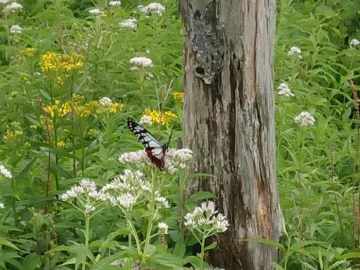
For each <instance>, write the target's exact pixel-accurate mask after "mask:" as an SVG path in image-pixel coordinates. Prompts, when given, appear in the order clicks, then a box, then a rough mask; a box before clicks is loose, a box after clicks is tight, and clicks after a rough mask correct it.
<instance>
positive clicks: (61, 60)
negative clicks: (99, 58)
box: [40, 52, 84, 72]
mask: <svg viewBox="0 0 360 270" xmlns="http://www.w3.org/2000/svg"><path fill="white" fill-rule="evenodd" d="M83 66H84V56H83V55H81V54H77V53H71V54H63V55H57V54H55V53H53V52H47V53H46V54H43V55H41V56H40V68H41V70H42V71H43V72H49V71H55V72H56V71H66V72H69V71H72V70H80V69H81V68H82V67H83Z"/></svg>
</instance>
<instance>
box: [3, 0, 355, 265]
mask: <svg viewBox="0 0 360 270" xmlns="http://www.w3.org/2000/svg"><path fill="white" fill-rule="evenodd" d="M359 10H360V3H358V2H357V1H356V0H354V1H350V0H346V1H344V0H336V1H335V0H334V1H305V2H304V1H301V0H297V1H295V0H294V1H291V0H280V1H277V31H276V44H275V55H276V58H275V60H274V71H275V78H274V79H275V80H274V94H275V96H276V112H275V113H276V136H277V160H276V163H277V181H278V186H279V191H280V203H281V208H282V211H283V215H284V228H283V229H284V234H283V237H282V239H281V242H280V243H276V242H272V241H269V240H266V239H263V240H260V239H257V240H253V241H258V242H263V243H264V244H270V245H274V246H276V247H278V248H279V250H280V251H281V261H280V262H272V265H273V266H274V268H275V269H286V270H297V269H311V270H312V269H314V270H315V269H324V270H331V269H360V267H359V266H357V265H359V260H358V258H360V252H358V251H359V245H360V234H359V226H360V193H359V184H360V183H359V180H358V178H359V172H358V166H359V164H358V163H359V157H358V156H359V149H360V144H359V142H360V129H359V123H360V122H359V121H360V109H359V101H358V91H357V89H358V85H360V79H359V70H360V66H359V61H360V42H359V40H360V33H358V31H357V30H358V27H359V23H360V13H359ZM0 22H1V25H2V28H1V29H0V61H1V66H0V69H1V73H0V97H1V98H0V115H1V116H2V117H1V120H0V136H1V139H2V143H1V144H0V269H11V270H12V269H26V270H32V269H62V270H66V269H184V268H185V267H187V268H190V267H194V268H196V269H205V268H208V267H209V266H208V265H207V264H206V262H204V257H205V253H206V251H207V250H209V249H212V248H214V247H215V246H216V242H214V243H212V244H210V245H206V244H205V241H204V240H205V239H207V238H208V237H210V236H213V235H216V234H218V233H221V232H223V231H225V230H226V229H227V228H228V226H229V224H228V223H227V221H226V217H224V216H223V215H222V214H221V213H219V212H217V210H216V205H215V204H213V203H211V202H210V201H207V200H208V199H213V198H214V196H213V195H212V194H210V193H207V192H200V193H198V194H195V195H193V196H191V197H187V196H185V195H186V194H184V192H183V190H184V189H185V188H184V187H185V186H186V184H187V179H188V176H187V174H186V167H187V165H188V164H189V162H190V161H191V157H192V153H191V150H189V149H178V150H175V149H172V148H176V141H177V140H176V138H181V136H182V121H183V117H182V115H183V112H182V103H183V93H182V40H183V26H182V23H181V18H180V15H179V12H178V10H177V3H176V1H175V0H163V1H161V4H156V3H155V4H154V3H150V2H144V1H131V0H123V1H121V2H120V1H111V2H107V1H97V2H91V1H87V0H84V1H71V0H69V1H65V0H53V1H46V0H39V1H32V0H24V1H20V0H18V1H17V2H15V1H11V0H0ZM128 118H130V119H132V120H134V121H136V122H140V123H141V124H143V125H144V126H145V127H146V128H147V129H148V130H149V131H151V132H152V133H153V134H154V136H155V137H156V138H158V139H161V141H162V142H166V140H167V138H168V137H169V135H170V133H171V131H172V129H173V128H174V135H173V138H174V139H173V140H172V142H171V144H170V146H171V147H172V148H171V149H169V154H168V157H167V160H166V168H165V170H164V171H160V170H158V168H156V167H155V166H153V165H152V164H151V163H150V162H149V160H148V158H147V156H146V154H145V152H144V151H143V150H139V149H143V146H142V144H141V143H140V142H138V141H137V139H136V137H134V135H133V134H131V132H130V131H129V130H128V128H127V126H126V122H127V119H128ZM192 177H194V176H192ZM230 226H231V225H230ZM215 239H216V238H215ZM195 244H200V247H201V248H200V249H199V253H198V254H193V246H194V245H195Z"/></svg>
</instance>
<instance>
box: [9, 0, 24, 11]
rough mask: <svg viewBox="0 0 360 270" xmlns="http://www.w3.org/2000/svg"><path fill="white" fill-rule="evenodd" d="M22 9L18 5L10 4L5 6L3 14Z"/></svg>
mask: <svg viewBox="0 0 360 270" xmlns="http://www.w3.org/2000/svg"><path fill="white" fill-rule="evenodd" d="M22 8H23V6H22V5H20V4H19V3H16V2H12V3H11V4H10V5H7V6H6V7H5V8H4V12H5V13H8V12H15V11H17V10H21V9H22Z"/></svg>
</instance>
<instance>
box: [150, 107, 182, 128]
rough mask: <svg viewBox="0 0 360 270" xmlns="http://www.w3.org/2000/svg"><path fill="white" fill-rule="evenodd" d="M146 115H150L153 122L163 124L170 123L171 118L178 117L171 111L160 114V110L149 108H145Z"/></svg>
mask: <svg viewBox="0 0 360 270" xmlns="http://www.w3.org/2000/svg"><path fill="white" fill-rule="evenodd" d="M144 116H149V117H150V118H151V122H153V123H161V124H162V125H169V124H170V122H171V120H173V119H175V118H177V116H176V114H174V113H173V112H170V111H166V112H164V113H163V114H160V113H159V112H158V111H155V110H149V109H147V110H145V112H144Z"/></svg>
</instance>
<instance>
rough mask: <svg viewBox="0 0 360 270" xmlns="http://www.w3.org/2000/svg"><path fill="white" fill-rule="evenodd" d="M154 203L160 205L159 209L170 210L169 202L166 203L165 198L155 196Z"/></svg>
mask: <svg viewBox="0 0 360 270" xmlns="http://www.w3.org/2000/svg"><path fill="white" fill-rule="evenodd" d="M155 201H156V202H158V203H159V204H160V207H161V208H170V205H169V202H168V201H167V199H166V198H165V197H162V196H160V195H157V196H156V197H155Z"/></svg>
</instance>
